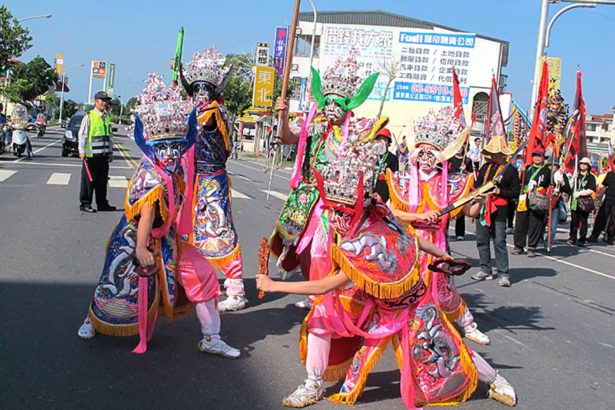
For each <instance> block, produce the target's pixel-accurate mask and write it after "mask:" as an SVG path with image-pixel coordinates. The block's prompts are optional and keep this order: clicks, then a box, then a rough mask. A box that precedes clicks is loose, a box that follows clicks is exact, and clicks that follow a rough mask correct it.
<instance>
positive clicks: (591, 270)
mask: <svg viewBox="0 0 615 410" xmlns="http://www.w3.org/2000/svg"><path fill="white" fill-rule="evenodd" d="M468 231H469V232H470V233H473V234H474V235H476V231H473V230H470V229H468ZM506 246H507V247H509V248H514V247H515V245H513V244H511V243H509V242H506ZM536 255H537V256H541V257H543V258H547V259H549V260H552V261H555V262H559V263H563V264H564V265H568V266H572V267H573V268H577V269H581V270H584V271H585V272H589V273H593V274H594V275H598V276H602V277H605V278H608V279H613V280H615V276H613V275H609V274H607V273H604V272H600V271H597V270H594V269H590V268H586V267H585V266H581V265H577V264H576V263H572V262H568V261H565V260H562V259H560V258H555V257H553V256H549V255H545V254H544V253H542V252H541V251H538V252H536Z"/></svg>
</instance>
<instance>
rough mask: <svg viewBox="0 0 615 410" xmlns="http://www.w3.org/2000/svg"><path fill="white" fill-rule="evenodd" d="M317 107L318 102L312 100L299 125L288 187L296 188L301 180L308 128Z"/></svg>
mask: <svg viewBox="0 0 615 410" xmlns="http://www.w3.org/2000/svg"><path fill="white" fill-rule="evenodd" d="M317 109H318V103H317V102H316V101H314V102H313V103H312V106H311V107H310V112H309V113H308V116H307V118H306V119H305V122H304V123H303V125H301V133H300V134H299V144H298V145H297V156H296V158H295V168H294V169H293V173H292V175H291V177H290V189H295V188H297V187H298V186H299V182H301V169H302V168H303V160H304V157H305V149H306V144H307V136H308V131H309V129H310V125H311V124H312V121H313V120H314V116H315V115H316V110H317Z"/></svg>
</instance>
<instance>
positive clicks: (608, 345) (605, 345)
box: [598, 342, 615, 349]
mask: <svg viewBox="0 0 615 410" xmlns="http://www.w3.org/2000/svg"><path fill="white" fill-rule="evenodd" d="M598 344H601V345H602V346H604V347H608V348H610V349H613V348H615V347H614V346H613V345H611V344H608V343H604V342H598Z"/></svg>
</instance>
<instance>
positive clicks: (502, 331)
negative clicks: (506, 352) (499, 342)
mask: <svg viewBox="0 0 615 410" xmlns="http://www.w3.org/2000/svg"><path fill="white" fill-rule="evenodd" d="M493 332H494V333H497V334H499V335H500V336H502V337H505V338H506V339H508V340H510V341H511V342H513V343H516V344H518V345H519V346H522V347H525V348H527V346H526V345H525V344H523V343H521V342H520V341H518V340H517V339H515V338H514V337H512V336H508V335H507V334H505V333H504V332H505V330H503V329H494V330H493Z"/></svg>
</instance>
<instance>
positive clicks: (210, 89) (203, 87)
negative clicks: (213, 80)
mask: <svg viewBox="0 0 615 410" xmlns="http://www.w3.org/2000/svg"><path fill="white" fill-rule="evenodd" d="M194 98H195V99H197V100H200V101H205V102H210V101H213V100H214V99H215V98H216V91H215V88H214V86H213V85H212V84H210V83H207V82H199V83H196V84H195V85H194Z"/></svg>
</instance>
